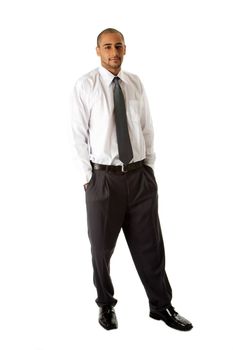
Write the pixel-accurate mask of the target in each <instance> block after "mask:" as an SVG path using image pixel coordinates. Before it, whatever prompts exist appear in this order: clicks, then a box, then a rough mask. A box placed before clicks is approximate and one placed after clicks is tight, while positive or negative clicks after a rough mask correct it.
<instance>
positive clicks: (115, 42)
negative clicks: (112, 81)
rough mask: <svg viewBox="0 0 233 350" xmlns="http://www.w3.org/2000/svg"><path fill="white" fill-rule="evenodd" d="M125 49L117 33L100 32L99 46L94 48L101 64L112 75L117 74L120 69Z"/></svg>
mask: <svg viewBox="0 0 233 350" xmlns="http://www.w3.org/2000/svg"><path fill="white" fill-rule="evenodd" d="M125 50H126V46H125V43H124V41H123V39H122V37H121V35H120V34H118V33H105V34H102V36H101V39H100V43H99V47H97V48H96V52H97V55H98V56H100V59H101V65H102V66H103V67H104V68H106V69H107V70H109V71H110V72H111V73H113V74H114V75H117V74H118V73H119V71H120V68H121V64H122V62H123V56H124V55H125Z"/></svg>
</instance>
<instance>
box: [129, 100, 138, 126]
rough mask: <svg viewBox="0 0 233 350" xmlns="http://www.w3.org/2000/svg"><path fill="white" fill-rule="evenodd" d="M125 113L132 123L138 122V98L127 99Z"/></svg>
mask: <svg viewBox="0 0 233 350" xmlns="http://www.w3.org/2000/svg"><path fill="white" fill-rule="evenodd" d="M127 114H128V116H129V118H130V119H131V120H132V122H133V123H140V117H141V114H140V103H139V100H136V99H134V100H129V103H128V111H127Z"/></svg>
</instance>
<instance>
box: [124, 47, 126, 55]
mask: <svg viewBox="0 0 233 350" xmlns="http://www.w3.org/2000/svg"><path fill="white" fill-rule="evenodd" d="M125 54H126V45H124V55H125Z"/></svg>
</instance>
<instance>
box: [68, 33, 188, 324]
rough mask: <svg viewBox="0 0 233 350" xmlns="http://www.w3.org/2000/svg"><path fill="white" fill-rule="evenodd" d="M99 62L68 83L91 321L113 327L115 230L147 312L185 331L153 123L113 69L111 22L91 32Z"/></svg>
mask: <svg viewBox="0 0 233 350" xmlns="http://www.w3.org/2000/svg"><path fill="white" fill-rule="evenodd" d="M96 52H97V55H98V56H99V57H100V60H101V67H100V68H98V69H95V70H93V71H91V72H90V73H88V74H86V75H84V76H83V77H81V78H80V79H78V81H77V82H76V84H75V89H74V100H73V102H74V103H73V133H74V139H75V146H76V149H77V152H78V158H79V161H80V164H81V169H82V173H83V184H84V189H85V195H86V208H87V223H88V235H89V239H90V243H91V253H92V263H93V270H94V284H95V287H96V289H97V295H98V296H97V299H96V303H97V305H98V306H99V323H100V324H101V326H103V327H104V328H105V329H107V330H109V329H115V328H117V327H118V323H117V318H116V314H115V310H114V306H115V304H116V303H117V300H116V299H115V298H114V289H113V284H112V281H111V277H110V258H111V256H112V254H113V251H114V247H115V244H116V241H117V237H118V234H119V232H120V230H121V228H122V229H123V232H124V234H125V237H126V240H127V243H128V246H129V249H130V252H131V255H132V258H133V260H134V263H135V266H136V269H137V271H138V274H139V276H140V278H141V281H142V283H143V285H144V288H145V291H146V293H147V296H148V299H149V308H150V314H149V315H150V317H152V318H154V319H156V320H163V321H164V322H165V323H166V324H167V325H168V326H170V327H172V328H175V329H178V330H183V331H188V330H190V329H191V328H192V324H191V323H190V322H189V321H188V320H186V319H185V318H183V317H182V316H180V315H179V314H178V313H177V312H176V311H175V310H174V308H173V306H172V305H171V299H172V290H171V287H170V284H169V281H168V278H167V275H166V272H165V254H164V245H163V238H162V232H161V228H160V223H159V216H158V198H157V184H156V180H155V177H154V171H153V166H154V161H155V153H154V146H153V125H152V119H151V116H150V112H149V106H148V102H147V98H146V95H145V91H144V88H143V86H142V83H141V81H140V80H139V78H138V77H137V76H136V75H134V74H130V73H127V72H123V71H122V70H121V64H122V62H123V57H124V55H125V53H126V46H125V42H124V37H123V35H122V33H120V32H119V31H118V30H116V29H113V28H108V29H105V30H104V31H102V32H101V33H100V34H99V35H98V38H97V48H96Z"/></svg>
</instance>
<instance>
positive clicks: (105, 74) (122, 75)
mask: <svg viewBox="0 0 233 350" xmlns="http://www.w3.org/2000/svg"><path fill="white" fill-rule="evenodd" d="M99 72H100V75H101V76H102V78H103V79H104V80H105V81H106V83H107V84H108V86H110V84H111V83H112V81H113V79H114V78H115V75H114V74H112V73H111V72H109V71H108V70H107V69H106V68H104V67H103V66H101V67H99ZM117 76H118V77H119V78H120V79H121V80H122V81H123V82H125V83H127V77H126V76H125V73H124V72H123V71H122V70H121V71H120V72H119V73H118V74H117Z"/></svg>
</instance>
